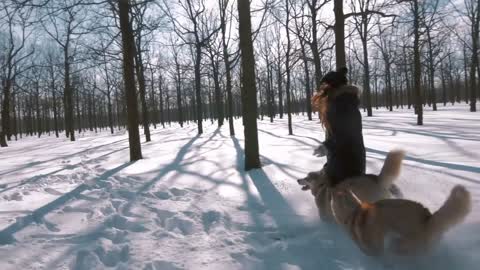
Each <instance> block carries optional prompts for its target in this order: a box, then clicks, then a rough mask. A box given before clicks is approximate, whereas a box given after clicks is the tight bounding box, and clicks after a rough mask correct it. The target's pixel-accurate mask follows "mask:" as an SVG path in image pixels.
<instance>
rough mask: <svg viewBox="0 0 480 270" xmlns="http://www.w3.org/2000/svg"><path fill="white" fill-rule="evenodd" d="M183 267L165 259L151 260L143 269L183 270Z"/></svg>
mask: <svg viewBox="0 0 480 270" xmlns="http://www.w3.org/2000/svg"><path fill="white" fill-rule="evenodd" d="M183 269H184V268H180V267H178V266H176V265H175V264H174V263H172V262H167V261H153V262H149V263H147V265H145V267H144V268H143V270H183Z"/></svg>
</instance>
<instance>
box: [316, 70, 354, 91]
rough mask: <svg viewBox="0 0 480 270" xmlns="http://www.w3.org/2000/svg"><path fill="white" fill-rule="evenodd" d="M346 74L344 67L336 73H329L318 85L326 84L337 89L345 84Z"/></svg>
mask: <svg viewBox="0 0 480 270" xmlns="http://www.w3.org/2000/svg"><path fill="white" fill-rule="evenodd" d="M347 73H348V69H347V68H346V67H342V68H339V69H338V71H330V72H328V73H327V74H325V76H323V78H322V80H321V81H320V83H324V82H325V83H328V84H329V85H330V86H331V87H333V88H337V87H339V86H342V85H345V84H347V82H348V80H347Z"/></svg>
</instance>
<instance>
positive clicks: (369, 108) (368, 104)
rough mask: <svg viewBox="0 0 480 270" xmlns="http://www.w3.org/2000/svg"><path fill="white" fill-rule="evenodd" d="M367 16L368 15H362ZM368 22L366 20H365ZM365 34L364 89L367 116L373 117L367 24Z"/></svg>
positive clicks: (363, 43)
mask: <svg viewBox="0 0 480 270" xmlns="http://www.w3.org/2000/svg"><path fill="white" fill-rule="evenodd" d="M362 16H366V15H362ZM365 20H366V19H365ZM363 24H364V30H363V31H364V32H363V34H364V35H365V36H364V37H363V38H362V45H363V67H364V75H363V76H364V77H363V88H364V89H365V99H366V102H365V103H366V104H365V106H366V107H367V116H372V96H371V93H370V66H369V65H368V48H367V27H368V25H367V22H364V23H363Z"/></svg>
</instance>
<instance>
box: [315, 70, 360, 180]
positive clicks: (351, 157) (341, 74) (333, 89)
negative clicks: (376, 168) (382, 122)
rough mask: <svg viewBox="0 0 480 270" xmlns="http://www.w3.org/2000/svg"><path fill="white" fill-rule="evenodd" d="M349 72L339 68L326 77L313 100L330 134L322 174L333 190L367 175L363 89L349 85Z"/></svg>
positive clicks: (326, 130) (326, 144)
mask: <svg viewBox="0 0 480 270" xmlns="http://www.w3.org/2000/svg"><path fill="white" fill-rule="evenodd" d="M347 72H348V70H347V68H340V69H339V70H338V71H331V72H329V73H327V74H326V75H325V76H324V77H323V78H322V80H321V85H320V88H319V90H318V91H317V93H316V94H315V95H314V96H313V98H312V104H313V107H314V108H315V109H316V110H317V111H319V114H320V121H321V123H322V126H323V127H324V129H325V132H326V133H327V139H326V140H325V142H324V143H323V145H324V146H325V148H326V150H327V163H326V164H325V165H324V167H323V173H324V174H325V176H326V177H327V178H328V181H329V183H330V185H331V186H334V185H336V184H338V183H340V182H341V181H343V180H344V179H346V178H348V177H352V176H358V175H363V174H365V166H366V162H365V146H364V144H363V135H362V116H361V114H360V111H359V104H360V99H359V96H360V89H358V88H357V87H355V86H353V85H348V84H347V83H348V80H347Z"/></svg>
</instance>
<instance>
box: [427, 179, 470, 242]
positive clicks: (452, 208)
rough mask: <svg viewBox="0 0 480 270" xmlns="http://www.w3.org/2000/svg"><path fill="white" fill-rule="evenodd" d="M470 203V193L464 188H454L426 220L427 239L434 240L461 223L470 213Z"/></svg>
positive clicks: (459, 186) (458, 186)
mask: <svg viewBox="0 0 480 270" xmlns="http://www.w3.org/2000/svg"><path fill="white" fill-rule="evenodd" d="M471 203H472V202H471V196H470V192H468V190H467V189H466V188H465V187H464V186H461V185H457V186H455V187H454V188H453V189H452V191H451V192H450V196H448V198H447V200H446V201H445V203H444V204H443V206H442V207H440V209H438V211H437V212H435V213H434V214H433V215H432V216H431V217H430V219H429V220H428V223H427V233H428V235H429V238H430V239H431V240H435V239H437V238H439V237H440V236H441V235H442V234H443V233H445V232H446V231H447V230H448V229H450V228H452V227H453V226H455V225H457V224H459V223H460V222H462V221H463V220H464V219H465V217H466V216H467V215H468V213H470V211H471V207H472V205H471Z"/></svg>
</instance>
